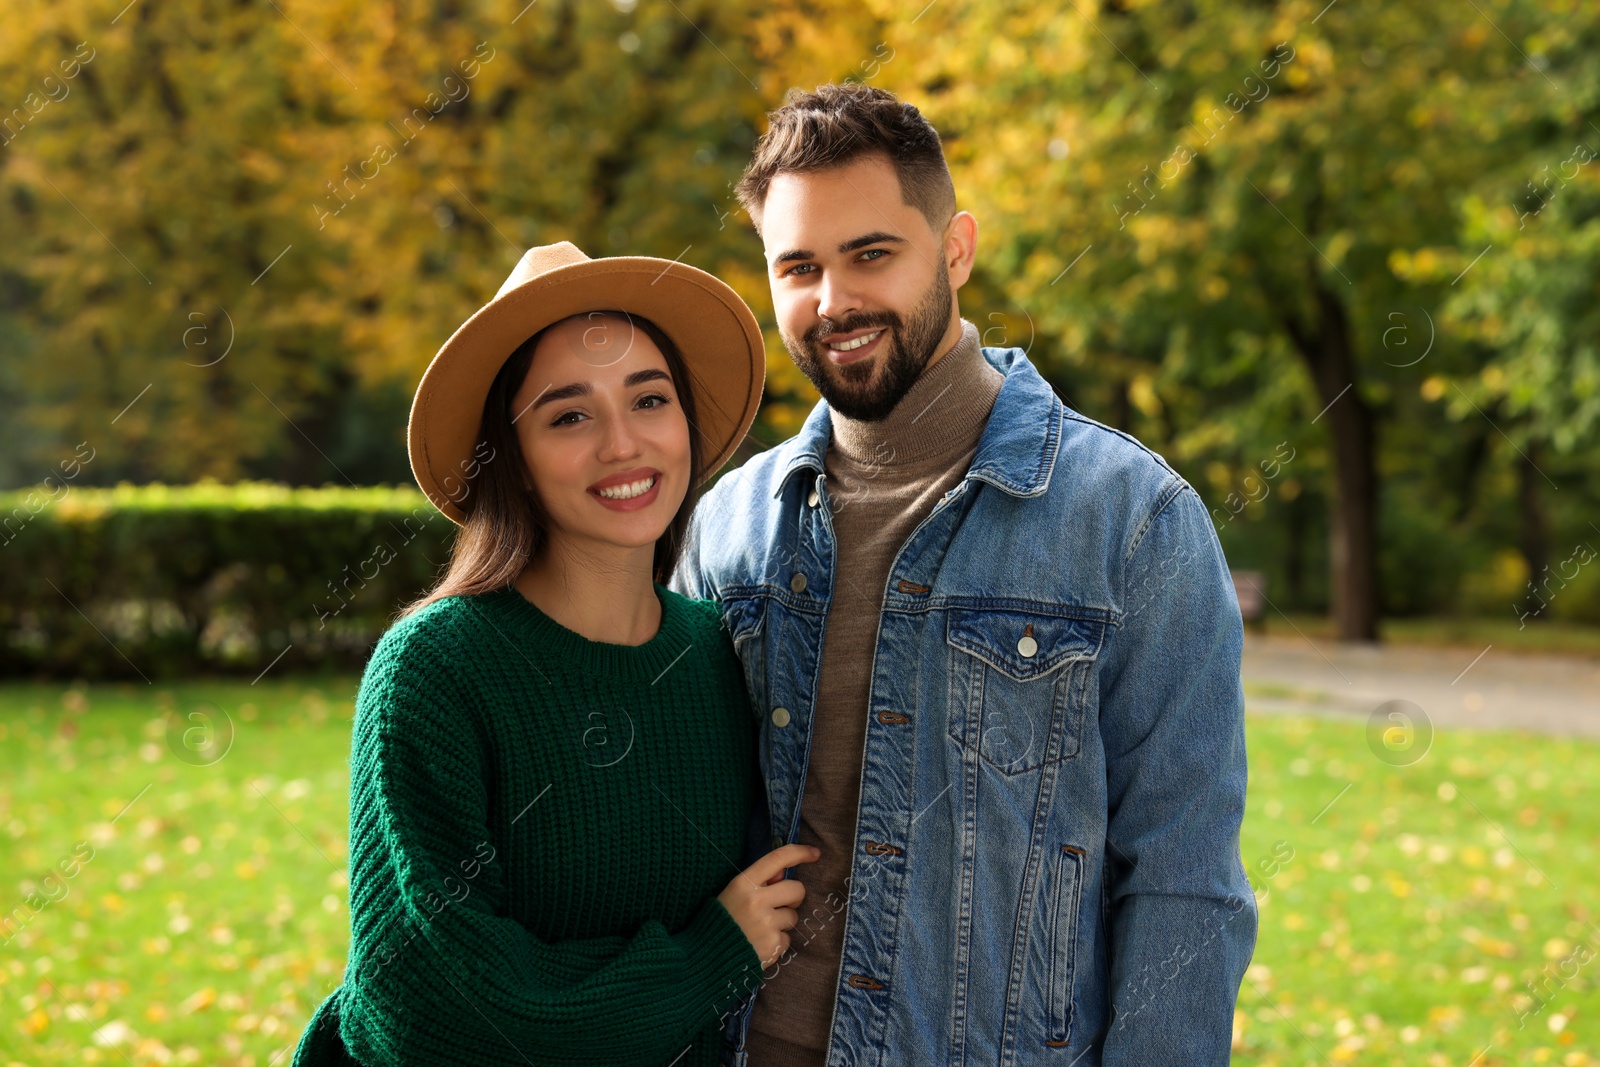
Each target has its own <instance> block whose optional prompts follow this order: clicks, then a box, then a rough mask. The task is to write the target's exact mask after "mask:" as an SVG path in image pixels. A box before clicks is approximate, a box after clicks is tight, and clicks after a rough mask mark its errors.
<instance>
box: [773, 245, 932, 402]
mask: <svg viewBox="0 0 1600 1067" xmlns="http://www.w3.org/2000/svg"><path fill="white" fill-rule="evenodd" d="M951 307H952V304H951V298H950V274H949V272H948V271H947V270H946V269H945V265H944V261H943V260H940V261H939V276H938V277H937V278H936V279H934V282H933V285H931V286H930V287H929V288H928V291H927V292H926V293H924V294H923V297H922V300H921V302H920V303H918V304H917V306H916V308H915V309H914V310H913V311H912V312H911V321H910V322H909V323H905V322H903V321H902V320H901V318H900V316H899V315H898V314H897V313H895V312H893V311H870V312H862V313H861V314H860V315H855V316H852V317H851V318H849V319H846V320H844V321H843V322H833V321H832V320H830V319H823V320H822V321H821V322H819V323H818V324H817V325H816V327H815V328H813V329H812V330H811V331H810V332H809V333H807V334H806V336H805V337H804V338H802V339H801V340H800V341H799V342H798V343H796V342H794V341H793V340H791V339H790V337H789V335H788V334H783V346H784V347H785V348H787V349H788V350H789V357H790V358H791V359H793V360H794V362H795V366H797V367H799V368H800V371H801V373H803V374H804V375H805V376H806V377H807V378H810V379H811V384H812V385H814V386H816V389H817V392H819V393H821V394H822V399H824V400H826V401H827V402H828V406H829V407H830V408H832V409H833V410H835V411H837V412H838V413H839V414H841V415H843V416H845V417H846V418H850V419H856V420H858V421H861V422H878V421H879V420H881V419H884V418H886V417H887V416H888V414H889V413H890V412H891V411H893V410H894V409H895V405H897V404H899V403H900V399H901V398H902V397H904V396H905V395H906V393H907V392H908V391H910V389H911V387H912V385H914V384H915V383H916V381H917V379H918V378H919V377H920V376H921V375H922V370H923V368H924V367H926V366H927V365H928V361H929V360H930V359H932V358H933V355H934V350H935V348H937V347H938V344H939V339H940V338H942V337H943V336H944V332H945V329H946V328H947V327H948V326H949V325H950V310H951ZM874 326H883V327H887V328H888V330H889V336H888V337H886V338H885V339H884V341H885V343H884V346H883V350H882V351H881V352H879V353H878V355H876V356H875V357H873V358H872V359H870V360H860V361H857V362H855V363H846V364H843V365H840V366H835V365H833V363H832V361H831V360H830V359H829V358H828V355H827V353H826V351H824V350H825V349H826V347H827V346H826V345H824V344H823V343H822V338H824V337H827V336H828V335H829V334H835V333H853V332H855V331H857V330H865V329H869V328H871V327H874ZM879 364H882V371H881V372H880V371H879V369H878V365H879Z"/></svg>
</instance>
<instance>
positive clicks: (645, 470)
mask: <svg viewBox="0 0 1600 1067" xmlns="http://www.w3.org/2000/svg"><path fill="white" fill-rule="evenodd" d="M659 477H661V472H660V471H658V470H656V469H655V468H654V467H635V468H634V469H633V470H631V471H623V472H622V473H621V474H613V475H611V476H610V477H609V478H602V479H600V480H599V481H598V482H595V483H594V484H593V485H591V486H590V487H589V488H590V490H596V489H615V488H616V487H617V486H619V485H627V484H628V483H629V482H638V481H643V480H644V479H646V478H659Z"/></svg>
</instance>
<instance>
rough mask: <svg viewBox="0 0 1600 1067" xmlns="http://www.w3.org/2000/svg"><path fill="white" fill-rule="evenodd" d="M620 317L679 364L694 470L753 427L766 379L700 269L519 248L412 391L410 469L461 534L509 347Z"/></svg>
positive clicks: (751, 342)
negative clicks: (690, 411)
mask: <svg viewBox="0 0 1600 1067" xmlns="http://www.w3.org/2000/svg"><path fill="white" fill-rule="evenodd" d="M586 311H622V312H627V313H629V314H633V315H639V316H641V317H643V318H646V319H648V320H650V321H651V322H653V323H655V324H656V325H657V326H659V327H661V329H662V330H663V331H664V332H665V333H666V334H667V336H668V337H670V338H672V341H673V343H674V344H676V345H677V346H678V349H679V351H680V352H682V354H683V360H684V363H685V365H686V366H687V367H688V371H689V377H690V379H691V388H692V390H693V392H694V404H695V418H696V420H697V421H698V422H699V425H698V426H695V427H691V429H693V430H696V431H698V432H699V434H700V443H701V450H700V451H701V456H702V457H703V459H704V468H703V469H702V470H699V471H696V472H695V474H694V482H695V484H696V485H698V484H700V483H701V482H704V481H705V480H706V479H707V478H709V477H710V476H711V475H713V474H715V473H716V472H717V471H718V470H719V469H721V467H722V465H723V464H724V463H726V462H727V461H728V458H729V457H730V456H732V455H733V452H734V450H735V449H736V448H738V447H739V444H740V442H741V441H743V440H744V435H745V433H746V432H747V431H748V430H749V429H750V424H751V423H752V422H754V421H755V417H756V408H757V407H758V406H759V405H760V403H761V389H762V386H763V385H764V384H765V381H766V374H767V361H766V350H765V347H764V346H763V343H762V340H761V327H760V326H759V325H758V324H757V322H756V317H755V315H754V314H753V313H752V312H751V311H750V308H749V306H748V305H746V304H745V302H744V301H743V300H742V299H740V297H739V294H738V293H735V292H734V291H733V290H732V289H730V288H729V287H728V286H727V285H726V284H725V283H724V282H722V281H719V280H718V279H717V278H715V277H713V276H712V275H710V274H707V273H706V272H705V271H703V270H698V269H696V268H694V267H690V266H686V265H685V264H682V263H678V262H676V261H674V260H668V259H655V258H653V257H650V256H611V257H606V258H603V259H590V258H589V257H588V256H586V255H584V254H583V252H581V251H579V249H578V248H577V246H575V245H573V244H571V243H570V242H568V241H561V242H558V243H556V244H553V245H540V246H539V247H537V248H530V249H528V251H527V253H526V254H525V255H524V256H523V257H522V259H521V260H520V261H519V262H518V263H517V265H516V267H515V269H513V270H512V272H511V276H510V277H509V278H507V279H506V281H505V284H504V285H502V286H501V287H500V291H499V292H498V293H496V294H495V295H494V299H493V300H491V301H489V303H487V304H485V305H484V306H483V307H482V308H480V309H479V310H478V311H477V312H476V313H475V314H473V316H472V317H471V318H470V319H468V320H467V321H466V322H464V323H462V324H461V327H460V328H459V329H458V330H456V332H455V333H454V334H452V335H451V336H450V339H449V340H448V341H446V342H445V343H444V347H443V348H441V349H439V353H438V355H436V356H434V357H433V362H432V363H430V364H428V369H427V370H426V371H424V372H423V375H422V381H420V382H419V383H418V384H417V395H416V397H415V398H414V399H413V400H412V402H411V423H410V428H409V431H408V436H409V449H410V454H411V471H412V473H413V474H415V475H416V477H417V484H418V485H420V486H421V487H422V491H423V492H424V493H426V494H427V495H428V499H429V500H431V501H432V502H433V505H434V507H436V508H438V509H439V510H440V511H442V512H443V513H444V514H445V515H446V516H447V517H449V518H450V520H451V521H453V522H455V523H456V524H457V525H460V524H462V523H464V522H465V521H466V512H464V511H463V510H462V509H461V508H460V507H458V506H457V501H460V500H463V499H465V496H466V484H467V479H468V477H469V475H470V474H471V473H472V472H473V471H475V470H476V468H477V463H476V462H475V461H474V456H473V450H474V448H475V447H476V446H477V444H478V430H479V428H480V424H481V422H482V418H483V405H484V401H485V400H487V398H488V396H489V387H490V386H491V385H492V384H493V383H494V379H495V375H496V374H498V373H499V371H500V368H501V366H502V365H503V364H504V363H505V361H506V359H507V358H508V357H510V355H511V353H512V352H513V351H515V350H516V348H517V347H518V346H519V345H521V344H522V342H524V341H526V340H527V339H528V338H530V337H532V336H533V335H534V334H535V333H537V332H539V331H540V330H542V329H544V328H545V327H546V326H549V325H550V324H551V323H554V322H558V321H559V320H561V319H564V318H567V317H568V316H570V315H579V314H582V313H584V312H586Z"/></svg>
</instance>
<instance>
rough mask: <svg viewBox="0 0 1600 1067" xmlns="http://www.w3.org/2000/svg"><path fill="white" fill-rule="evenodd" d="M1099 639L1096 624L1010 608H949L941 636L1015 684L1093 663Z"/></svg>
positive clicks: (1101, 635)
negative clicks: (1084, 662) (1079, 662)
mask: <svg viewBox="0 0 1600 1067" xmlns="http://www.w3.org/2000/svg"><path fill="white" fill-rule="evenodd" d="M1104 637H1105V623H1104V622H1103V621H1101V620H1098V619H1082V618H1075V617H1071V616H1064V615H1050V614H1045V613H1042V612H1037V611H1020V610H1015V609H1009V608H952V609H951V610H950V612H949V617H948V621H947V623H946V631H945V638H946V640H948V641H949V642H950V644H952V645H954V646H955V647H956V648H959V649H961V650H962V651H964V652H969V653H971V654H972V655H974V656H976V657H977V658H979V659H981V660H983V661H984V662H985V663H987V664H988V665H989V666H991V667H993V668H995V669H996V670H999V671H1002V672H1004V673H1005V674H1006V675H1008V676H1010V677H1012V678H1015V679H1016V680H1017V681H1019V682H1025V681H1028V680H1030V679H1033V678H1038V677H1040V676H1041V675H1045V674H1049V673H1050V672H1051V671H1053V670H1055V669H1056V668H1057V667H1059V666H1061V665H1062V664H1063V663H1071V662H1073V661H1075V660H1086V659H1094V658H1095V656H1097V655H1099V653H1100V643H1101V641H1102V640H1103V639H1104Z"/></svg>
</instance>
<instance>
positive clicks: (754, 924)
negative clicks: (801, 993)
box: [717, 845, 822, 967]
mask: <svg viewBox="0 0 1600 1067" xmlns="http://www.w3.org/2000/svg"><path fill="white" fill-rule="evenodd" d="M821 855H822V853H821V852H820V851H818V850H817V849H816V848H814V847H812V846H811V845H784V846H783V847H782V848H775V849H773V850H772V851H771V852H768V853H767V854H766V855H765V856H762V857H761V858H760V859H759V860H757V861H756V862H755V863H752V864H751V865H750V867H749V868H748V869H747V870H745V871H744V873H742V874H740V875H739V876H738V877H737V878H735V879H734V880H733V881H731V882H729V883H728V888H726V889H724V890H723V891H722V892H720V893H718V894H717V899H718V900H720V901H722V906H723V907H724V908H727V909H728V914H730V915H732V916H733V919H734V921H735V922H737V923H738V924H739V929H741V930H743V931H744V936H745V937H747V938H749V939H750V944H751V945H752V946H754V948H755V950H756V955H757V956H759V957H760V958H761V966H763V967H770V966H771V965H772V964H773V963H775V962H777V960H778V957H780V956H782V955H783V954H784V953H785V952H787V951H789V934H788V931H789V930H792V929H794V927H795V926H796V925H797V924H798V923H799V922H800V913H799V912H798V911H797V910H795V909H796V907H797V906H798V905H799V904H800V902H801V901H803V900H805V898H806V887H805V886H803V885H801V884H800V883H799V882H798V881H796V880H794V879H793V878H785V877H783V871H784V868H786V867H793V866H795V865H796V864H798V863H811V862H813V861H815V860H816V859H817V858H818V857H820V856H821Z"/></svg>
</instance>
